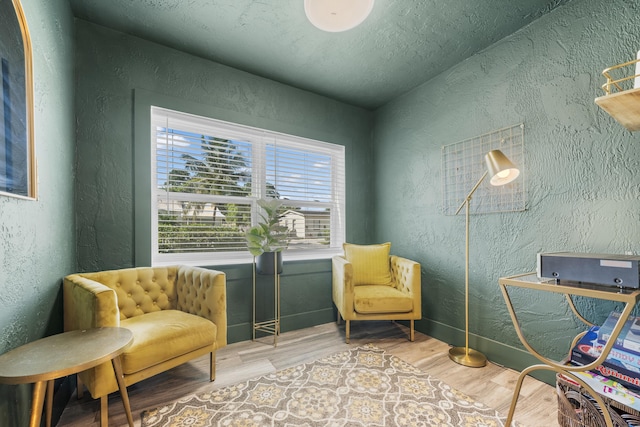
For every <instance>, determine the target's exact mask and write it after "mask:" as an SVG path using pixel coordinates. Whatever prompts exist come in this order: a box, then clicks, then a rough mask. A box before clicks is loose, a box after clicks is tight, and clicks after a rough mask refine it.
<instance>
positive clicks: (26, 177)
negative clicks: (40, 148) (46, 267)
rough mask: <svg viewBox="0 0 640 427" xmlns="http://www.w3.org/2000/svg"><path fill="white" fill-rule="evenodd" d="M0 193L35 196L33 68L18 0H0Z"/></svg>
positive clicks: (27, 34) (25, 25)
mask: <svg viewBox="0 0 640 427" xmlns="http://www.w3.org/2000/svg"><path fill="white" fill-rule="evenodd" d="M0 80H1V84H0V196H16V197H24V198H30V199H35V198H36V170H35V169H36V163H35V147H34V135H33V68H32V50H31V39H30V36H29V30H28V28H27V21H26V19H25V16H24V11H23V10H22V5H21V4H20V0H0Z"/></svg>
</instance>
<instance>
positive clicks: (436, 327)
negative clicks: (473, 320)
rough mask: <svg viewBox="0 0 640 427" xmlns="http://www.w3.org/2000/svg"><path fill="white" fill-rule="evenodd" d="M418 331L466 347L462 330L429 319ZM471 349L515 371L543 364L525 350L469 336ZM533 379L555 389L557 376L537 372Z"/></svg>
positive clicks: (553, 373)
mask: <svg viewBox="0 0 640 427" xmlns="http://www.w3.org/2000/svg"><path fill="white" fill-rule="evenodd" d="M415 328H416V330H417V331H420V332H422V333H423V334H426V335H429V336H430V337H433V338H435V339H437V340H440V341H443V342H446V343H449V344H451V345H464V342H465V333H464V331H463V330H461V329H457V328H454V327H452V326H449V325H446V324H444V323H440V322H436V321H433V320H429V319H422V320H420V321H418V322H416V324H415ZM469 347H470V348H473V349H474V350H477V351H480V352H482V353H483V354H484V355H485V356H487V359H489V361H491V363H494V364H496V365H500V366H504V367H506V368H510V369H513V370H515V371H518V372H520V371H522V370H523V369H525V368H527V367H529V366H531V365H539V364H541V363H542V362H540V360H538V359H537V358H535V357H534V356H533V355H532V354H531V353H529V352H528V351H526V350H524V349H520V348H516V347H512V346H509V345H506V344H503V343H501V342H498V341H494V340H491V339H488V338H485V337H481V336H478V335H474V334H469ZM531 376H532V377H534V378H537V379H539V380H540V381H544V382H545V383H547V384H549V385H552V386H554V387H555V384H556V376H555V372H552V371H546V370H544V371H536V372H533V373H532V374H531Z"/></svg>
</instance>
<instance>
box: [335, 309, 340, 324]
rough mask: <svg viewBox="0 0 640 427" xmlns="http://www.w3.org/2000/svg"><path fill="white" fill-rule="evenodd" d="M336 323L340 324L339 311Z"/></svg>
mask: <svg viewBox="0 0 640 427" xmlns="http://www.w3.org/2000/svg"><path fill="white" fill-rule="evenodd" d="M336 323H337V324H338V325H339V324H340V311H338V318H337V319H336Z"/></svg>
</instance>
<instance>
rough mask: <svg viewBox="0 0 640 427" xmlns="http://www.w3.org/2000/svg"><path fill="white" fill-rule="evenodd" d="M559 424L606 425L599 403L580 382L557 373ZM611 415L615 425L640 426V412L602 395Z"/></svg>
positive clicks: (579, 426) (575, 426)
mask: <svg viewBox="0 0 640 427" xmlns="http://www.w3.org/2000/svg"><path fill="white" fill-rule="evenodd" d="M556 390H557V392H558V424H560V426H561V427H606V425H607V423H606V422H605V420H604V415H603V413H602V410H601V408H600V406H599V405H598V403H597V402H596V401H595V399H593V398H592V397H591V396H590V395H589V393H588V392H587V391H585V390H582V387H581V386H580V385H578V384H574V383H573V382H571V381H568V380H567V379H566V378H565V377H564V376H562V375H560V374H558V375H556ZM600 397H601V398H602V400H604V402H605V404H606V406H607V407H606V409H607V411H608V412H609V414H610V415H611V420H612V421H613V425H614V427H640V412H638V411H636V410H635V409H633V408H629V407H628V406H626V405H623V404H622V403H619V402H616V401H615V400H613V399H611V398H609V397H607V396H602V395H601V396H600Z"/></svg>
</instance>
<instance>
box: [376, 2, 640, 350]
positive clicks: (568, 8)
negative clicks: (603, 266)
mask: <svg viewBox="0 0 640 427" xmlns="http://www.w3.org/2000/svg"><path fill="white" fill-rule="evenodd" d="M639 13H640V4H639V3H638V2H634V1H625V0H614V1H611V2H601V1H597V0H580V1H572V2H570V3H568V4H566V5H564V6H561V7H559V8H558V9H556V10H554V11H553V12H551V13H550V14H548V15H545V16H543V17H542V18H540V19H538V20H536V21H535V22H534V23H532V24H530V25H529V26H527V27H525V28H524V29H522V30H520V31H518V32H517V33H515V34H514V35H511V36H509V37H507V38H505V39H503V40H502V41H500V42H498V43H496V44H495V45H493V46H492V47H490V48H488V49H486V50H485V51H483V52H482V53H480V54H478V55H475V56H473V57H471V58H469V59H467V60H466V61H464V62H462V63H460V64H458V65H456V66H455V67H453V68H451V69H450V70H449V71H447V72H445V73H443V74H441V75H439V76H438V77H436V78H434V79H433V80H431V81H429V82H426V83H424V84H423V85H421V86H420V87H418V88H416V89H415V90H413V91H411V92H410V93H408V94H406V95H404V96H403V97H401V98H399V99H396V100H394V101H393V102H391V103H390V104H388V105H386V106H385V107H383V108H381V109H380V110H378V111H377V112H376V118H375V131H374V147H375V150H374V164H375V170H376V175H375V177H376V181H375V184H374V191H375V196H374V197H375V200H374V210H373V211H374V212H375V213H376V221H375V230H376V231H375V236H376V238H377V240H379V241H386V240H389V241H391V242H393V246H392V252H396V253H399V254H402V255H404V256H407V257H409V258H412V259H416V260H417V261H419V262H420V263H421V264H422V268H423V295H424V297H423V305H424V309H423V313H424V316H425V318H428V319H429V320H430V321H433V322H438V323H440V324H442V325H446V326H447V327H448V328H445V329H440V331H441V335H439V336H437V337H438V338H441V339H443V340H445V341H448V342H451V343H454V344H455V345H464V334H463V333H462V331H463V330H464V248H465V243H464V242H465V231H464V215H463V214H461V215H459V216H457V217H455V216H445V215H443V214H442V209H441V208H442V189H441V147H442V146H443V145H448V144H452V143H455V142H458V141H462V140H465V139H468V138H472V137H475V136H478V135H482V134H485V133H487V132H491V131H493V130H497V129H500V128H503V127H506V126H510V125H513V124H517V123H521V122H522V123H524V124H525V164H524V165H521V166H522V168H523V174H522V178H523V179H524V180H526V181H525V182H526V187H527V198H528V208H527V210H526V211H524V212H516V213H498V214H482V215H472V216H471V236H470V239H471V246H470V258H471V262H470V328H469V329H470V331H471V333H472V335H473V336H474V337H477V338H474V339H477V340H478V341H477V342H478V345H479V346H482V347H484V348H486V349H487V350H486V351H487V353H488V356H489V357H490V358H494V359H495V358H499V357H500V352H501V351H502V350H501V349H500V345H506V346H510V347H514V348H520V349H521V348H522V345H521V344H520V342H519V340H518V338H517V336H516V334H515V332H514V328H513V326H512V324H511V320H510V319H509V315H508V313H507V310H506V305H505V302H504V300H503V298H502V295H501V293H500V290H499V287H498V285H497V280H498V278H499V277H501V276H507V275H512V274H517V273H525V272H528V271H534V270H535V267H536V254H537V253H538V252H551V251H574V252H581V251H584V252H597V253H624V252H626V251H633V252H634V253H640V243H639V242H640V174H638V165H640V139H639V136H638V135H639V134H637V133H635V134H631V133H629V132H628V131H626V130H625V129H624V128H623V127H622V126H620V125H619V124H618V123H617V122H615V121H614V120H613V119H612V118H611V117H609V116H608V115H607V114H606V113H605V112H603V111H602V110H600V109H599V108H598V107H597V106H596V105H595V104H594V98H595V97H596V96H600V95H602V94H603V93H602V92H601V90H600V85H601V84H602V83H604V79H603V78H602V76H601V75H600V72H601V71H602V70H603V69H604V68H606V67H609V66H611V65H614V64H617V63H621V62H625V61H628V60H631V59H633V58H634V57H635V53H636V52H637V51H638V50H639V49H640V32H638V23H637V22H638V21H637V16H638V15H639ZM478 178H479V177H478ZM485 185H488V184H487V183H485ZM469 190H470V188H469ZM461 202H462V200H461ZM473 202H477V201H476V200H472V203H473ZM513 298H514V301H515V303H516V306H517V307H518V311H519V312H520V313H521V314H522V318H521V321H522V324H523V329H524V330H525V334H526V335H527V336H529V337H530V339H531V341H532V342H533V343H534V344H535V345H536V346H537V348H539V349H541V350H542V351H544V352H546V354H548V355H552V356H555V357H558V358H559V357H563V356H564V355H566V352H567V351H568V346H569V343H568V342H567V338H568V337H573V335H574V334H575V333H576V332H577V331H578V330H580V329H581V327H580V326H579V324H578V322H577V321H576V320H575V319H574V318H573V317H572V316H571V313H570V312H569V311H568V309H567V308H566V305H565V304H564V301H563V299H562V298H561V297H557V296H555V295H549V294H539V293H538V294H536V293H532V292H530V291H527V292H517V293H516V294H514V297H513ZM579 305H580V306H581V307H582V308H583V309H584V310H585V312H586V314H587V315H588V316H589V317H590V318H591V319H592V320H593V321H596V322H601V321H602V320H603V319H604V317H605V316H606V314H607V313H608V312H609V311H610V310H611V309H613V306H612V305H611V304H606V303H595V302H592V301H579ZM454 330H457V331H458V333H452V331H454ZM427 332H428V331H427ZM492 343H497V344H499V345H493V344H492Z"/></svg>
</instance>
